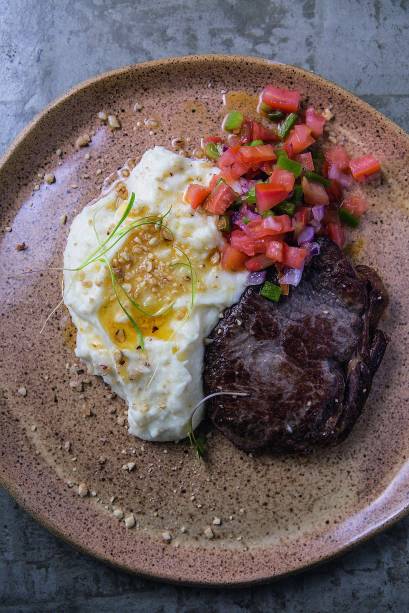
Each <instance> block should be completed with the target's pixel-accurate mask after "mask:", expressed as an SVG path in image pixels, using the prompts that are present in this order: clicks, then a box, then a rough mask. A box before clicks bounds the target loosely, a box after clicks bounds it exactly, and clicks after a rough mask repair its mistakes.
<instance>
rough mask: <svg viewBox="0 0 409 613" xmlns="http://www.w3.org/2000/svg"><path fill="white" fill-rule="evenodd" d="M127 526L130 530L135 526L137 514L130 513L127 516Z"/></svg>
mask: <svg viewBox="0 0 409 613" xmlns="http://www.w3.org/2000/svg"><path fill="white" fill-rule="evenodd" d="M125 526H126V527H127V528H128V530H129V529H130V528H135V526H136V521H135V515H134V514H133V513H130V514H129V515H127V516H126V517H125Z"/></svg>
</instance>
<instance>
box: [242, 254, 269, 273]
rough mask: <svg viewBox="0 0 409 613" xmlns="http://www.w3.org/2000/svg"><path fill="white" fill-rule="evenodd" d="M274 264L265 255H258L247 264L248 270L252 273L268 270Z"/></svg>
mask: <svg viewBox="0 0 409 613" xmlns="http://www.w3.org/2000/svg"><path fill="white" fill-rule="evenodd" d="M272 265H273V262H272V261H271V259H270V258H268V257H266V256H265V255H256V256H254V257H253V258H250V259H249V260H247V262H246V268H247V270H250V271H251V272H257V271H259V270H264V269H265V268H268V267H269V266H272Z"/></svg>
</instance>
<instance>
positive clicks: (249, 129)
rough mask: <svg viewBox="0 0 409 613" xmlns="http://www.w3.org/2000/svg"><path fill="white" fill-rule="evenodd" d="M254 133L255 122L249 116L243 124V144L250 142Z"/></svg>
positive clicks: (241, 137)
mask: <svg viewBox="0 0 409 613" xmlns="http://www.w3.org/2000/svg"><path fill="white" fill-rule="evenodd" d="M252 134H253V122H252V121H251V119H248V117H246V119H245V120H244V122H243V125H242V126H241V131H240V142H241V143H242V144H243V145H245V144H246V143H250V142H251V141H252V140H253V137H252Z"/></svg>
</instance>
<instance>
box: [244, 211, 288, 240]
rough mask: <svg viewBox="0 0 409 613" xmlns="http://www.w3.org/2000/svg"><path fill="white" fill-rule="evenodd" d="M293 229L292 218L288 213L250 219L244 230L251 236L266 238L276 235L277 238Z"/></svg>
mask: <svg viewBox="0 0 409 613" xmlns="http://www.w3.org/2000/svg"><path fill="white" fill-rule="evenodd" d="M292 229H293V226H292V222H291V219H290V217H289V216H288V215H276V216H274V217H273V216H271V217H264V218H262V219H260V220H254V221H250V223H248V224H247V225H246V226H245V228H244V232H245V233H246V234H247V235H248V236H250V237H251V238H264V237H266V236H274V237H275V238H277V237H278V236H280V238H281V235H283V234H286V233H287V232H291V230H292Z"/></svg>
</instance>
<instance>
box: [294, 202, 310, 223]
mask: <svg viewBox="0 0 409 613" xmlns="http://www.w3.org/2000/svg"><path fill="white" fill-rule="evenodd" d="M310 217H311V209H309V208H308V207H306V206H303V207H301V208H300V209H298V211H297V212H296V213H295V215H294V219H295V222H296V223H297V224H300V225H301V226H302V228H303V227H304V226H306V225H307V224H308V222H309V220H310Z"/></svg>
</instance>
